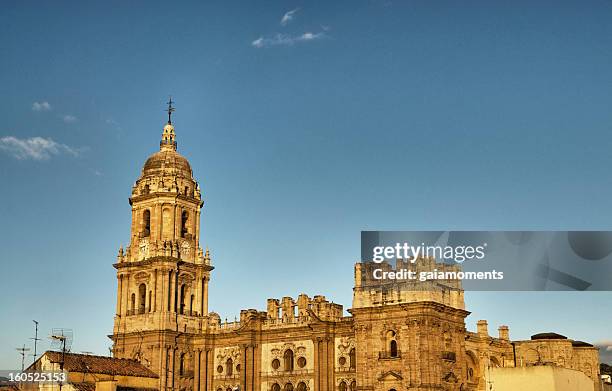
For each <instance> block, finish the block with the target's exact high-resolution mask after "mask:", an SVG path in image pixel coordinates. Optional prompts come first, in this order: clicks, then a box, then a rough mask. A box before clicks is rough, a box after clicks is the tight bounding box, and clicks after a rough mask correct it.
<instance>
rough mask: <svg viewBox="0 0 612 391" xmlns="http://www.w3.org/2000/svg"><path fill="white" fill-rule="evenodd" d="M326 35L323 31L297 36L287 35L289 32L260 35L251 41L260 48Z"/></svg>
mask: <svg viewBox="0 0 612 391" xmlns="http://www.w3.org/2000/svg"><path fill="white" fill-rule="evenodd" d="M324 36H325V33H323V32H318V33H311V32H305V33H304V34H302V35H297V36H294V35H287V34H276V35H273V36H271V37H263V36H262V37H259V38H257V39H256V40H254V41H253V42H251V46H253V47H255V48H258V49H260V48H265V47H270V46H292V45H295V44H296V43H300V42H308V41H314V40H316V39H320V38H323V37H324Z"/></svg>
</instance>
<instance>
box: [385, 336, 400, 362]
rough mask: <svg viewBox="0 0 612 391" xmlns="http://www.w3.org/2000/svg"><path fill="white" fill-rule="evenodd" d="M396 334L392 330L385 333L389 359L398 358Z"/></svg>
mask: <svg viewBox="0 0 612 391" xmlns="http://www.w3.org/2000/svg"><path fill="white" fill-rule="evenodd" d="M396 337H397V336H396V334H395V331H393V330H389V331H387V336H386V339H387V353H388V354H389V357H391V358H395V357H399V351H398V349H397V340H396Z"/></svg>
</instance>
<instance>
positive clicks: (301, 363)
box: [298, 357, 306, 368]
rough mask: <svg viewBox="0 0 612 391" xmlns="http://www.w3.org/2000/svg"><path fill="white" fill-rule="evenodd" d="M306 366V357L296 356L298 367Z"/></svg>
mask: <svg viewBox="0 0 612 391" xmlns="http://www.w3.org/2000/svg"><path fill="white" fill-rule="evenodd" d="M305 366H306V357H300V358H298V367H300V368H304V367H305Z"/></svg>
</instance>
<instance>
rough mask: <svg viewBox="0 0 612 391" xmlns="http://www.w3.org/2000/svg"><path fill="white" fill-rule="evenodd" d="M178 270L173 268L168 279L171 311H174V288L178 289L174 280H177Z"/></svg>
mask: <svg viewBox="0 0 612 391" xmlns="http://www.w3.org/2000/svg"><path fill="white" fill-rule="evenodd" d="M175 276H176V271H175V270H172V274H170V275H169V281H168V299H169V301H170V312H174V290H175V289H176V287H175V284H174V282H175V281H176V278H175Z"/></svg>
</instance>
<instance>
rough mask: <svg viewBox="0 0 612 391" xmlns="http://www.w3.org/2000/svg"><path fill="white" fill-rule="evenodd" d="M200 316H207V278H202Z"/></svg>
mask: <svg viewBox="0 0 612 391" xmlns="http://www.w3.org/2000/svg"><path fill="white" fill-rule="evenodd" d="M202 315H208V277H206V276H205V277H204V292H203V296H202Z"/></svg>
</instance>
